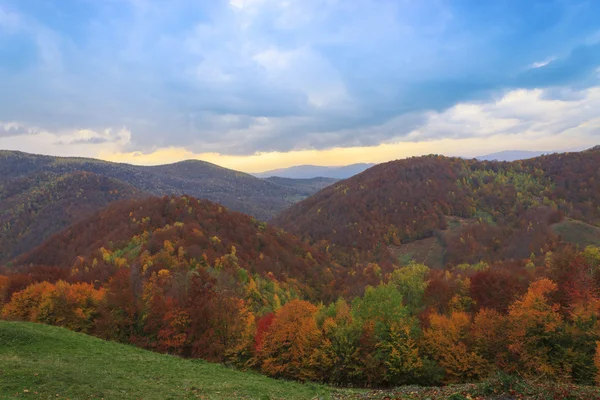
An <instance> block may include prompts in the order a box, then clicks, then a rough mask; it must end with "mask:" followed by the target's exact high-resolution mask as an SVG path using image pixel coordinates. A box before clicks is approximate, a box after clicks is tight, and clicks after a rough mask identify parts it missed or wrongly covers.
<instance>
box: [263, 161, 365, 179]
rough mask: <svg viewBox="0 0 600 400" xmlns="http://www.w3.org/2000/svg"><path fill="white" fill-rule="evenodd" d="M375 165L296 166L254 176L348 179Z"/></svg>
mask: <svg viewBox="0 0 600 400" xmlns="http://www.w3.org/2000/svg"><path fill="white" fill-rule="evenodd" d="M373 165H375V164H369V163H359V164H350V165H343V166H337V167H325V166H320V165H296V166H293V167H289V168H279V169H273V170H270V171H265V172H261V173H257V174H254V175H255V176H258V177H261V178H268V177H271V176H277V177H281V178H291V179H309V178H315V177H326V178H334V179H347V178H350V177H351V176H354V175H356V174H359V173H361V172H363V171H364V170H366V169H368V168H371V167H372V166H373Z"/></svg>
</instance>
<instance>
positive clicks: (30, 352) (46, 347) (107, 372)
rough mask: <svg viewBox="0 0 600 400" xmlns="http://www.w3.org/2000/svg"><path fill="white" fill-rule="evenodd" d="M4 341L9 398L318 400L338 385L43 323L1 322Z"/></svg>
mask: <svg viewBox="0 0 600 400" xmlns="http://www.w3.org/2000/svg"><path fill="white" fill-rule="evenodd" d="M0 343H3V344H4V345H3V346H0V371H1V373H0V397H1V398H3V399H5V398H12V397H21V396H23V397H27V396H33V397H36V398H38V397H39V398H50V397H51V398H53V399H54V398H56V399H67V398H68V399H84V398H85V399H123V400H126V399H132V400H133V399H141V398H143V399H148V400H150V399H157V400H163V399H197V398H210V399H233V398H236V399H262V398H269V399H314V398H316V397H318V396H326V397H328V395H329V394H330V393H331V392H333V390H332V389H329V388H327V387H325V386H319V385H315V384H300V383H296V382H287V381H282V380H275V379H271V378H267V377H264V376H261V375H258V374H256V373H245V372H239V371H235V370H232V369H231V368H227V367H224V366H221V365H218V364H211V363H207V362H204V361H200V360H184V359H181V358H177V357H173V356H168V355H162V354H157V353H152V352H149V351H146V350H142V349H138V348H135V347H132V346H127V345H123V344H118V343H113V342H106V341H103V340H100V339H97V338H94V337H91V336H86V335H83V334H80V333H75V332H71V331H69V330H67V329H64V328H57V327H53V326H47V325H41V324H33V323H25V322H6V321H0Z"/></svg>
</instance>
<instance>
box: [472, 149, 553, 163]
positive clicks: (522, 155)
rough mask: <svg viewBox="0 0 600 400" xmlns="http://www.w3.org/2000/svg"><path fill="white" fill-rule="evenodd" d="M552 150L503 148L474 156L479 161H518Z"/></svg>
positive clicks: (549, 152)
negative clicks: (502, 149) (503, 149)
mask: <svg viewBox="0 0 600 400" xmlns="http://www.w3.org/2000/svg"><path fill="white" fill-rule="evenodd" d="M552 153H554V152H552V151H527V150H505V151H499V152H497V153H491V154H486V155H485V156H479V157H476V158H477V159H478V160H480V161H518V160H527V159H530V158H535V157H540V156H543V155H545V154H552Z"/></svg>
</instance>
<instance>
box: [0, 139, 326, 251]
mask: <svg viewBox="0 0 600 400" xmlns="http://www.w3.org/2000/svg"><path fill="white" fill-rule="evenodd" d="M333 181H335V180H333ZM333 181H332V180H321V181H310V180H301V181H296V180H292V179H290V180H286V181H285V182H278V181H276V180H268V179H260V178H257V177H255V176H252V175H249V174H246V173H243V172H239V171H234V170H231V169H227V168H223V167H220V166H218V165H215V164H211V163H208V162H204V161H199V160H187V161H181V162H177V163H174V164H167V165H158V166H138V165H130V164H124V163H113V162H107V161H102V160H97V159H92V158H76V157H53V156H45V155H36V154H28V153H23V152H18V151H2V150H0V261H3V260H4V261H6V260H8V259H11V258H13V257H15V256H17V255H19V254H22V253H23V252H27V251H29V250H31V248H33V247H34V246H37V245H39V244H40V243H41V242H42V241H43V240H44V239H45V238H46V237H48V236H49V235H51V234H53V233H55V232H57V231H59V230H60V229H62V228H64V227H65V226H67V225H69V224H71V223H73V222H75V221H76V220H78V219H80V218H82V217H84V216H87V215H89V213H91V212H94V211H97V210H98V209H100V208H102V207H105V206H106V205H107V204H108V203H110V202H112V201H116V200H123V199H129V198H139V197H143V196H149V195H157V196H163V195H190V196H194V197H197V198H200V199H207V200H211V201H213V202H217V203H219V204H222V205H224V206H226V207H228V208H230V209H232V210H234V211H240V212H243V213H246V214H249V215H252V216H254V217H256V218H258V219H260V220H269V219H270V218H272V217H273V216H274V215H276V214H277V213H278V212H280V211H281V210H283V209H284V208H286V207H288V206H289V205H291V204H293V203H294V202H297V201H299V200H302V199H304V198H306V197H308V196H310V195H311V194H313V193H315V192H317V191H318V190H320V189H322V188H324V187H326V186H327V185H328V184H330V183H333Z"/></svg>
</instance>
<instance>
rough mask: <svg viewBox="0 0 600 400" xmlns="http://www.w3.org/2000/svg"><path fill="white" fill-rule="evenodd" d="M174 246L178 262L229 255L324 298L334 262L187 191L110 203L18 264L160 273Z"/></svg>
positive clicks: (101, 275) (96, 272) (93, 275)
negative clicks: (126, 268) (327, 272)
mask: <svg viewBox="0 0 600 400" xmlns="http://www.w3.org/2000/svg"><path fill="white" fill-rule="evenodd" d="M167 241H168V242H169V243H170V245H167V244H166V242H167ZM171 247H172V249H171V252H173V251H174V253H175V255H176V257H178V260H179V262H180V263H183V262H190V260H192V259H195V260H203V261H202V262H203V263H205V266H214V265H215V264H219V263H225V260H226V259H227V258H228V257H231V262H233V263H234V264H236V266H239V268H242V269H244V270H245V271H247V272H248V273H250V274H259V275H260V276H261V277H264V278H265V279H266V277H267V275H269V276H272V277H273V279H278V280H280V281H282V282H286V281H287V280H288V279H292V278H293V280H294V282H295V283H294V285H297V286H298V288H301V289H302V293H304V294H305V295H308V294H312V295H314V296H321V295H322V294H323V293H324V292H323V290H324V289H323V286H324V284H325V283H324V282H323V281H321V279H320V278H321V277H322V274H323V271H324V270H325V269H332V268H335V266H334V265H333V264H331V263H330V262H329V259H328V258H327V257H326V256H325V255H324V254H323V253H322V252H321V251H319V250H318V249H316V248H311V247H310V246H308V245H306V244H304V243H302V242H301V241H300V240H299V239H298V238H296V237H294V236H292V235H290V234H286V233H284V232H282V231H280V230H279V229H276V228H275V227H273V226H271V225H269V224H267V223H266V222H261V221H259V220H257V219H255V218H253V217H251V216H249V215H245V214H242V213H238V212H234V211H229V210H227V209H226V208H225V207H223V206H221V205H220V204H217V203H213V202H210V201H208V200H198V199H195V198H193V197H185V196H184V197H172V196H164V197H162V198H158V197H149V198H144V199H140V200H124V201H120V202H116V203H111V204H110V205H109V206H107V207H105V208H103V209H102V210H100V211H98V212H96V213H94V214H93V215H90V216H88V217H85V218H83V219H81V220H79V221H78V222H76V223H74V224H72V225H70V226H69V227H67V228H65V229H64V230H62V231H60V232H58V233H56V234H54V235H53V236H51V237H50V238H49V239H47V240H46V241H45V242H44V243H42V244H41V245H40V246H38V247H36V248H35V249H33V250H32V251H30V252H29V253H27V254H24V255H22V256H20V257H18V258H16V259H15V260H13V263H12V264H13V265H14V266H20V265H46V266H59V267H62V268H72V267H75V268H76V266H77V265H80V264H84V265H86V271H85V273H84V271H80V273H81V274H83V275H85V278H82V280H85V281H88V280H92V281H93V280H95V279H99V280H100V281H103V280H106V279H107V278H108V277H109V276H110V275H111V274H112V273H114V267H115V266H116V265H118V264H119V262H126V263H127V265H137V266H143V265H145V264H147V265H150V266H151V267H149V269H148V270H147V271H144V273H145V274H147V275H150V274H151V273H152V272H157V271H158V270H159V269H160V268H161V265H163V264H165V262H166V261H165V260H161V259H160V257H165V256H166V257H171V256H173V255H174V254H162V252H163V251H164V250H165V248H171ZM167 253H169V252H167ZM308 253H310V256H308V255H307V254H308ZM107 254H109V255H110V256H107ZM157 254H159V255H160V257H159V259H158V260H157V261H154V262H150V263H149V262H148V259H147V257H150V258H152V257H153V256H155V255H157ZM119 259H121V261H119ZM94 260H96V261H94ZM184 260H185V261H184ZM92 266H93V267H92ZM197 267H198V268H199V267H200V266H197ZM236 268H237V267H236ZM234 272H235V271H234Z"/></svg>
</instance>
